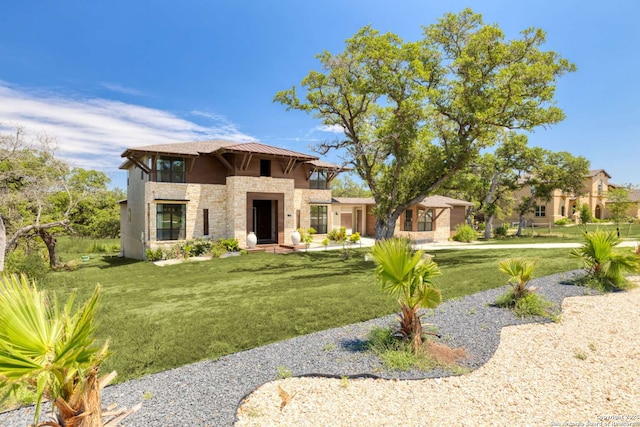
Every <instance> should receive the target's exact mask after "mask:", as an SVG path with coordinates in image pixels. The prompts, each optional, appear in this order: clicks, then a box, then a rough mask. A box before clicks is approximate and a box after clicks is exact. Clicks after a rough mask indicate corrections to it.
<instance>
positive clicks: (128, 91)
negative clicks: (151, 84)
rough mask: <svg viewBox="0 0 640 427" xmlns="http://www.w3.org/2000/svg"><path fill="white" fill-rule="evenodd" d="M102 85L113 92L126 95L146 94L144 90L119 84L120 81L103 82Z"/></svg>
mask: <svg viewBox="0 0 640 427" xmlns="http://www.w3.org/2000/svg"><path fill="white" fill-rule="evenodd" d="M100 86H102V87H103V88H105V89H109V90H111V91H113V92H118V93H123V94H125V95H135V96H141V95H144V93H143V92H142V91H139V90H138V89H134V88H131V87H126V86H122V85H121V84H118V83H110V82H101V83H100Z"/></svg>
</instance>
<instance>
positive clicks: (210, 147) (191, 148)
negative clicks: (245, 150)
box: [121, 140, 239, 157]
mask: <svg viewBox="0 0 640 427" xmlns="http://www.w3.org/2000/svg"><path fill="white" fill-rule="evenodd" d="M238 144H239V143H238V142H234V141H223V140H210V141H199V142H176V143H170V144H155V145H144V146H141V147H133V148H127V149H126V150H125V151H124V152H123V153H122V155H121V157H127V155H129V154H131V153H133V152H139V153H166V154H179V155H183V156H198V155H200V154H203V153H204V154H208V153H213V152H215V151H218V150H220V149H221V148H223V147H226V146H229V145H238Z"/></svg>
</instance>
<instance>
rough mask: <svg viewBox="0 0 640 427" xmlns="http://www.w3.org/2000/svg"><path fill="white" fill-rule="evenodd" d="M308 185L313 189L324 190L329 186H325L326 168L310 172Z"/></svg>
mask: <svg viewBox="0 0 640 427" xmlns="http://www.w3.org/2000/svg"><path fill="white" fill-rule="evenodd" d="M309 181H310V183H309V187H310V188H312V189H314V190H326V189H328V188H329V187H328V186H327V171H326V170H317V171H314V172H313V173H312V174H311V179H310V180H309Z"/></svg>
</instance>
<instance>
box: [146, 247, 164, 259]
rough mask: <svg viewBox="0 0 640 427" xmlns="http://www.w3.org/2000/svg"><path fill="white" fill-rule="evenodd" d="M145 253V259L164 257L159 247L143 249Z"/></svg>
mask: <svg viewBox="0 0 640 427" xmlns="http://www.w3.org/2000/svg"><path fill="white" fill-rule="evenodd" d="M145 254H146V256H147V261H152V262H153V261H160V260H161V259H162V258H164V253H163V252H162V249H161V248H158V249H147V250H146V251H145Z"/></svg>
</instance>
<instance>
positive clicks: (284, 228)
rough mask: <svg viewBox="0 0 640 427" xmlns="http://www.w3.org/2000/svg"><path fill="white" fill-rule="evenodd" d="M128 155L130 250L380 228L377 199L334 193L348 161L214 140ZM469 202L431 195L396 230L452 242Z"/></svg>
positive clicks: (125, 234)
mask: <svg viewBox="0 0 640 427" xmlns="http://www.w3.org/2000/svg"><path fill="white" fill-rule="evenodd" d="M122 157H124V158H126V161H125V162H124V163H123V164H122V165H121V166H120V169H123V170H126V171H127V199H126V200H123V201H122V202H121V203H120V228H121V247H122V251H123V255H124V256H125V257H128V258H135V259H144V258H145V253H146V249H155V248H158V247H166V246H171V245H173V244H175V243H177V242H179V241H184V240H189V239H195V238H206V239H214V240H217V239H218V238H225V239H226V238H236V239H238V241H239V243H240V245H241V246H242V247H244V246H246V238H247V234H248V233H249V232H254V233H255V234H256V237H257V240H258V245H291V244H292V243H293V242H292V241H291V234H292V232H293V231H294V230H296V229H298V228H304V229H307V228H310V227H313V228H314V229H315V230H316V231H317V233H318V234H319V235H322V234H326V233H327V232H329V231H331V230H333V229H339V228H340V227H345V228H346V229H347V232H348V234H352V233H354V232H356V231H357V232H359V233H360V234H361V235H363V236H373V235H374V234H375V233H374V225H375V217H374V216H373V213H372V209H373V206H374V202H373V199H345V198H342V199H341V198H332V197H331V187H330V183H331V180H332V179H333V178H335V176H336V175H337V174H338V173H339V172H341V171H342V170H343V168H341V167H340V166H338V165H335V164H332V163H328V162H324V161H322V160H320V159H319V158H318V157H316V156H313V155H309V154H303V153H298V152H294V151H290V150H285V149H282V148H278V147H273V146H269V145H265V144H260V143H257V142H251V143H238V142H231V141H218V140H216V141H203V142H185V143H175V144H161V145H148V146H143V147H136V148H129V149H127V150H125V151H124V153H122ZM468 206H471V203H468V202H465V201H462V200H456V199H450V198H447V197H441V196H432V197H427V198H425V199H424V200H423V201H422V202H421V203H419V204H418V205H417V206H414V207H412V208H411V209H408V210H407V211H406V212H405V213H404V214H403V215H402V217H401V218H400V220H399V221H398V224H397V227H396V234H397V235H406V236H409V237H411V238H413V239H416V240H447V239H448V238H449V236H450V235H451V230H454V229H455V226H456V225H458V224H461V223H463V222H464V219H465V218H466V210H467V207H468Z"/></svg>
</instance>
